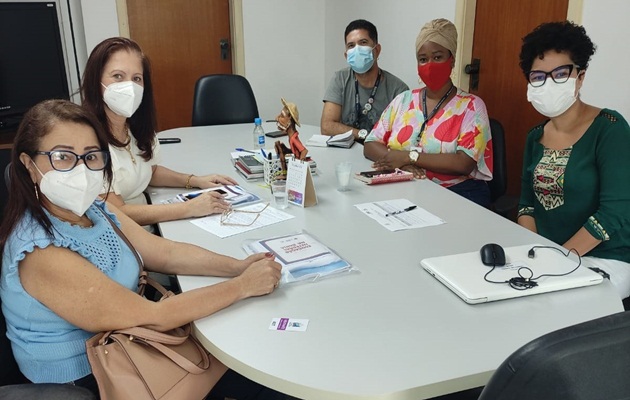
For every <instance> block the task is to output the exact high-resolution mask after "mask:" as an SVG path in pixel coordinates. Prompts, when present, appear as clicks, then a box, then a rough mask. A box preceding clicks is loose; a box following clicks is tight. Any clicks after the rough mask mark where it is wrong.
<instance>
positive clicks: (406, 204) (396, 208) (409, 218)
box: [354, 199, 445, 232]
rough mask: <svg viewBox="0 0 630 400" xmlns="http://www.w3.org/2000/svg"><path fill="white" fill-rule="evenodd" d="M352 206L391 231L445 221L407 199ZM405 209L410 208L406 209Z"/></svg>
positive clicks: (433, 224)
mask: <svg viewBox="0 0 630 400" xmlns="http://www.w3.org/2000/svg"><path fill="white" fill-rule="evenodd" d="M354 206H355V207H356V208H358V209H359V210H360V211H361V212H363V213H364V214H365V215H367V216H368V217H370V218H372V219H373V220H375V221H376V222H378V223H379V224H381V225H383V226H384V227H385V228H387V229H389V230H390V231H392V232H394V231H401V230H405V229H416V228H424V227H427V226H435V225H441V224H443V223H445V221H444V220H443V219H441V218H439V217H437V216H435V215H433V214H431V213H430V212H428V211H427V210H425V209H423V208H421V207H417V206H416V205H415V204H413V203H412V202H411V201H409V200H407V199H395V200H387V201H378V202H375V203H364V204H355V205H354ZM407 209H410V210H409V211H406V210H407Z"/></svg>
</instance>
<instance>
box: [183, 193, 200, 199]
mask: <svg viewBox="0 0 630 400" xmlns="http://www.w3.org/2000/svg"><path fill="white" fill-rule="evenodd" d="M200 194H201V193H188V194H185V195H184V197H185V198H186V199H188V200H192V199H194V198H195V197H197V196H199V195H200Z"/></svg>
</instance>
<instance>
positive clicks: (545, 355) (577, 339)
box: [479, 312, 630, 400]
mask: <svg viewBox="0 0 630 400" xmlns="http://www.w3.org/2000/svg"><path fill="white" fill-rule="evenodd" d="M497 340H500V339H497ZM629 377H630V313H629V312H621V313H617V314H613V315H609V316H607V317H603V318H598V319H595V320H592V321H587V322H583V323H581V324H577V325H573V326H570V327H568V328H564V329H560V330H557V331H555V332H551V333H548V334H546V335H544V336H541V337H539V338H537V339H534V340H533V341H531V342H529V343H528V344H526V345H525V346H523V347H521V348H520V349H518V350H516V351H515V352H514V353H513V354H512V355H511V356H509V357H508V358H507V360H505V361H504V362H503V363H502V364H501V366H500V367H499V368H498V369H497V370H496V371H495V373H494V375H492V378H490V381H489V382H488V384H487V385H486V387H485V388H484V389H483V391H482V393H481V396H480V397H479V400H508V399H509V400H533V399H536V400H559V399H561V400H601V399H606V400H614V399H630V379H628V378H629Z"/></svg>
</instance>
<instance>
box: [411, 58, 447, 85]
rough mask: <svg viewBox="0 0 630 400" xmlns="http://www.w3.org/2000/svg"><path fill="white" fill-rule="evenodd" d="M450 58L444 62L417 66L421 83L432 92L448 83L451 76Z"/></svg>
mask: <svg viewBox="0 0 630 400" xmlns="http://www.w3.org/2000/svg"><path fill="white" fill-rule="evenodd" d="M451 69H452V68H451V57H449V58H448V59H447V60H446V61H444V62H441V63H438V62H428V63H426V64H422V65H418V75H419V76H420V79H422V82H424V84H425V85H427V87H428V88H429V89H431V90H432V91H434V92H435V91H437V90H440V89H441V88H442V86H444V85H445V84H446V82H448V79H449V78H450V76H451Z"/></svg>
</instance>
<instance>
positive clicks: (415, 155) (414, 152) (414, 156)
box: [409, 149, 422, 164]
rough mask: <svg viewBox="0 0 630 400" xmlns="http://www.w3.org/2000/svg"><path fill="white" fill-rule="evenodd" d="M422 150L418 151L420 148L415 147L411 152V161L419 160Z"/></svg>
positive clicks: (413, 162)
mask: <svg viewBox="0 0 630 400" xmlns="http://www.w3.org/2000/svg"><path fill="white" fill-rule="evenodd" d="M421 151H422V150H420V151H418V149H413V150H411V151H410V152H409V161H411V163H412V164H415V163H417V162H418V156H419V155H420V152H421Z"/></svg>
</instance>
